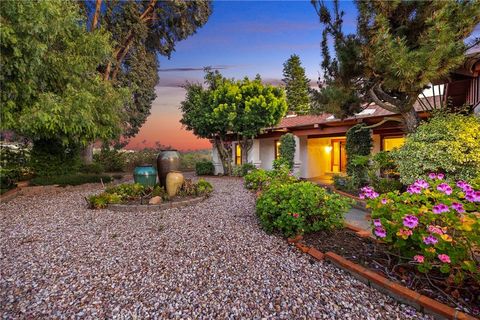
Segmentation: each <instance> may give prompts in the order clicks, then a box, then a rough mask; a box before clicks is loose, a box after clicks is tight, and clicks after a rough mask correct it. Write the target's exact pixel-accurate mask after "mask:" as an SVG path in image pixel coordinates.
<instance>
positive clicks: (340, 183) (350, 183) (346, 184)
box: [333, 174, 359, 195]
mask: <svg viewBox="0 0 480 320" xmlns="http://www.w3.org/2000/svg"><path fill="white" fill-rule="evenodd" d="M333 185H334V186H335V189H337V190H341V191H345V192H347V193H350V194H353V195H357V194H358V192H359V189H358V184H357V181H356V180H354V179H352V177H349V176H344V175H340V174H335V175H333Z"/></svg>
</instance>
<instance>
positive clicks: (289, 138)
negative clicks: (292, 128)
mask: <svg viewBox="0 0 480 320" xmlns="http://www.w3.org/2000/svg"><path fill="white" fill-rule="evenodd" d="M296 147H297V146H296V142H295V136H294V135H293V134H292V133H285V134H284V135H282V136H281V137H280V148H279V149H280V150H279V153H280V158H282V159H285V161H286V162H287V163H288V167H289V168H290V170H291V169H293V165H294V164H295V149H296Z"/></svg>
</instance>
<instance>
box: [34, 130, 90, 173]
mask: <svg viewBox="0 0 480 320" xmlns="http://www.w3.org/2000/svg"><path fill="white" fill-rule="evenodd" d="M30 155H31V156H30V166H31V167H32V169H33V171H34V173H35V175H36V176H40V177H53V176H57V175H69V174H73V173H76V172H78V169H79V168H80V164H81V161H80V147H79V146H77V145H74V144H70V145H64V144H63V143H62V142H61V141H60V140H53V139H50V140H37V141H35V142H34V144H33V148H32V151H31V154H30Z"/></svg>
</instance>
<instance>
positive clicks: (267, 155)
mask: <svg viewBox="0 0 480 320" xmlns="http://www.w3.org/2000/svg"><path fill="white" fill-rule="evenodd" d="M275 140H276V139H275V138H268V139H260V140H259V142H260V159H261V160H262V164H261V166H260V168H262V169H266V170H272V168H273V160H275Z"/></svg>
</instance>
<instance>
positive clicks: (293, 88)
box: [282, 54, 310, 114]
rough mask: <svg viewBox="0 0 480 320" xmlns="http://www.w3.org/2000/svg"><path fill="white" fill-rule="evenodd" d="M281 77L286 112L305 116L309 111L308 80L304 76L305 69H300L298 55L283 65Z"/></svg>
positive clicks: (294, 55)
mask: <svg viewBox="0 0 480 320" xmlns="http://www.w3.org/2000/svg"><path fill="white" fill-rule="evenodd" d="M283 77H284V78H283V79H282V81H283V83H285V91H286V93H287V105H288V111H290V112H294V113H296V114H307V113H308V112H309V110H310V98H309V84H310V79H308V78H307V77H306V76H305V69H304V68H303V67H302V63H301V61H300V57H299V56H298V55H296V54H293V55H291V56H290V58H289V59H288V60H287V61H286V62H285V63H284V64H283Z"/></svg>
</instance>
